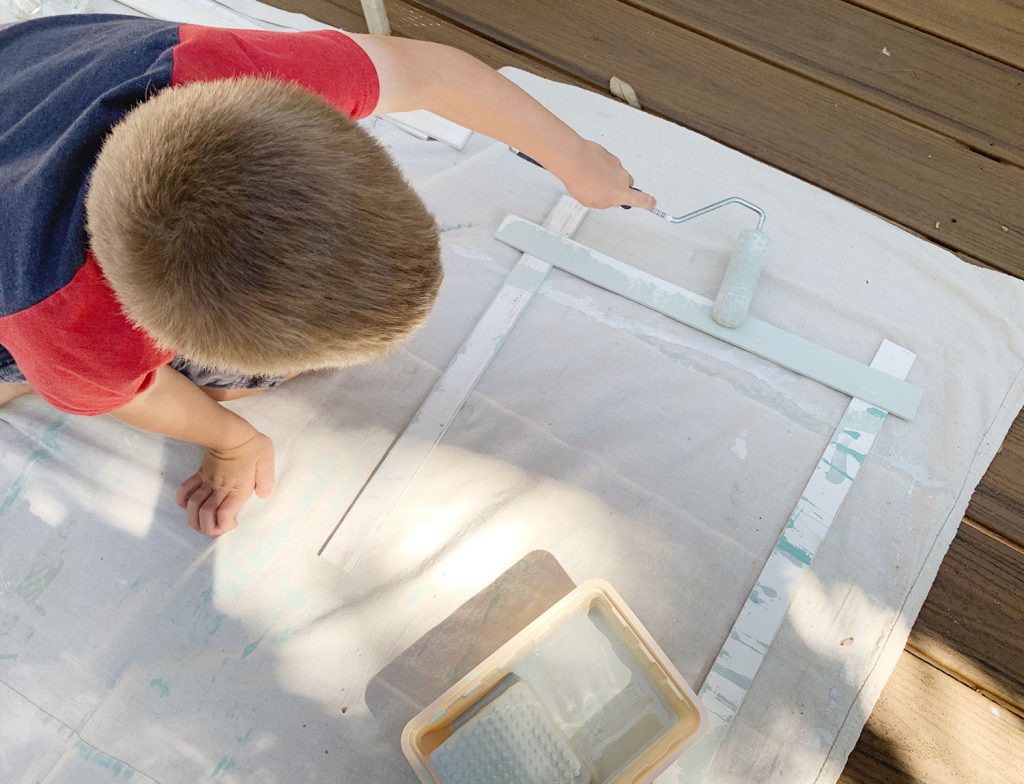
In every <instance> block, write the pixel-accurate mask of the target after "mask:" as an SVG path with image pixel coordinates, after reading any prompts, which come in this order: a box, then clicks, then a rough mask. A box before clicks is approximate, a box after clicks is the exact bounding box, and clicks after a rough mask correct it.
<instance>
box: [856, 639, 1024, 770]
mask: <svg viewBox="0 0 1024 784" xmlns="http://www.w3.org/2000/svg"><path fill="white" fill-rule="evenodd" d="M1022 739H1024V719H1021V718H1020V717H1019V716H1016V715H1014V714H1013V713H1011V712H1009V711H1006V710H1003V709H1001V708H999V707H996V706H995V705H993V704H992V703H991V702H990V701H989V700H987V699H985V697H983V696H982V695H980V694H978V693H977V692H975V691H974V690H973V689H970V688H968V687H967V686H964V685H963V684H962V683H960V682H958V681H956V680H954V679H953V678H950V677H949V676H948V675H946V674H945V673H943V672H942V671H940V670H937V669H936V668H934V667H932V666H931V665H930V664H928V663H926V662H924V661H922V660H921V659H919V658H917V657H916V656H914V655H913V654H911V653H904V654H903V656H902V657H901V658H900V660H899V663H898V664H897V665H896V669H895V671H894V672H893V674H892V677H891V678H890V679H889V683H888V684H887V685H886V687H885V691H884V692H883V693H882V696H881V698H880V699H879V700H878V703H877V704H876V705H875V709H874V711H873V712H872V714H871V717H870V719H868V723H867V725H866V726H865V727H864V733H863V734H862V735H861V738H860V742H859V743H858V744H857V748H856V749H854V751H853V753H852V754H851V755H850V759H849V761H848V762H847V765H846V770H844V771H843V775H842V776H841V777H840V779H839V781H840V782H841V783H842V784H947V783H950V784H951V782H959V783H960V784H1024V768H1022V767H1021V764H1020V759H1021V744H1022Z"/></svg>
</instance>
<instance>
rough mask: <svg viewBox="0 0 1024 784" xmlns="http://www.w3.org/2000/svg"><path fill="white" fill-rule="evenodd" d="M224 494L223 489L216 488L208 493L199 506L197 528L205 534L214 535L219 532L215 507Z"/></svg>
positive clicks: (218, 504)
mask: <svg viewBox="0 0 1024 784" xmlns="http://www.w3.org/2000/svg"><path fill="white" fill-rule="evenodd" d="M226 494H227V493H226V492H225V491H224V490H216V491H214V492H212V493H210V495H209V496H207V498H206V500H205V501H203V503H202V505H201V506H200V507H199V530H201V531H202V532H203V533H204V534H206V535H207V536H216V535H217V534H218V533H220V531H218V530H217V508H218V507H219V506H220V502H221V501H223V500H224V496H225V495H226Z"/></svg>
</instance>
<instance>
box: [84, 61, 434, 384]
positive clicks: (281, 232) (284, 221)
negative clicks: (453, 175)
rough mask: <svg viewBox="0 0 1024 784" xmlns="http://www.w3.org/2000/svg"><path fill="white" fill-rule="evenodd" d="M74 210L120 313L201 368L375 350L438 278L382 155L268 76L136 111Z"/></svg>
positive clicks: (411, 198) (169, 95)
mask: <svg viewBox="0 0 1024 784" xmlns="http://www.w3.org/2000/svg"><path fill="white" fill-rule="evenodd" d="M86 212H87V220H88V231H89V234H90V241H91V246H92V249H93V251H94V253H95V254H96V259H97V262H98V263H99V265H100V267H101V268H102V270H103V273H104V275H105V276H106V278H107V280H108V281H109V283H110V285H111V287H112V288H113V289H114V291H115V293H116V295H117V297H118V299H119V300H120V301H121V304H122V307H123V309H124V311H125V313H126V314H127V315H128V317H129V318H130V319H131V320H132V321H133V322H134V323H135V324H136V325H138V326H139V327H141V328H142V329H143V330H145V331H146V332H147V333H149V334H150V335H151V336H152V337H153V338H154V339H155V340H156V341H157V343H158V344H160V345H161V346H162V347H164V348H166V349H168V350H173V351H175V352H177V353H178V354H180V355H182V356H184V357H187V358H188V359H189V360H191V361H193V362H195V363H197V364H200V365H203V366H206V367H214V368H223V369H228V370H232V371H237V372H241V373H250V374H254V375H256V374H267V375H271V374H276V375H285V374H293V373H298V372H302V371H304V370H310V369H314V368H321V367H335V366H340V365H345V364H350V363H352V362H356V361H360V360H364V359H367V358H370V357H373V356H377V355H380V354H382V353H384V352H386V351H387V349H388V348H389V347H391V346H392V345H394V344H395V343H396V342H397V341H399V340H401V339H403V338H405V337H407V336H408V335H409V334H410V333H411V332H413V331H414V330H415V329H416V328H417V327H418V326H419V325H420V324H421V323H422V322H423V321H424V319H425V318H426V316H427V314H428V313H429V311H430V309H431V307H432V306H433V303H434V300H435V298H436V295H437V290H438V287H439V285H440V281H441V276H442V272H441V265H440V259H439V255H440V254H439V247H438V238H437V230H436V227H435V224H434V221H433V219H432V217H431V216H430V214H429V213H428V212H427V210H426V208H425V207H424V206H423V203H422V202H421V201H420V199H419V197H418V196H417V195H416V194H415V192H414V191H413V190H412V188H411V187H410V186H409V185H408V184H407V183H406V182H405V180H404V179H403V178H402V176H401V174H400V172H399V171H398V169H397V168H396V166H395V165H394V163H392V161H391V159H390V158H389V157H388V155H387V153H386V152H385V151H384V150H383V149H382V148H381V147H380V146H379V145H378V144H377V143H376V142H375V141H374V140H373V139H372V138H371V137H370V136H369V135H368V134H367V133H366V132H365V131H364V130H363V129H361V128H360V127H358V126H357V125H356V124H355V123H353V122H352V121H351V120H350V119H349V118H348V117H346V116H345V115H344V114H343V113H342V112H341V111H339V110H338V109H336V108H335V107H333V106H331V105H330V104H328V103H327V102H326V101H324V100H323V99H321V98H319V97H317V96H315V95H313V94H312V93H310V92H308V91H306V90H304V89H303V88H301V87H299V86H297V85H294V84H289V83H285V82H281V81H276V80H272V79H258V78H241V79H226V80H220V81H213V82H196V83H191V84H188V85H185V86H182V87H173V88H169V89H166V90H164V91H162V92H160V93H158V94H157V95H156V96H154V97H153V98H151V99H149V100H147V101H145V102H144V103H142V104H140V105H139V106H138V107H136V108H135V109H133V110H132V111H131V112H129V113H128V115H127V116H126V117H125V118H124V120H123V121H122V122H121V123H119V124H118V125H117V126H116V127H115V128H114V129H113V131H112V133H111V134H110V136H109V137H108V138H107V140H106V143H105V144H104V146H103V149H102V151H101V153H100V155H99V158H98V160H97V163H96V167H95V169H94V171H93V174H92V177H91V181H90V185H89V191H88V194H87V197H86Z"/></svg>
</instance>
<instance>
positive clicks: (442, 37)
mask: <svg viewBox="0 0 1024 784" xmlns="http://www.w3.org/2000/svg"><path fill="white" fill-rule="evenodd" d="M273 5H276V6H278V7H279V8H283V9H285V10H288V11H297V12H299V13H303V14H306V15H307V16H311V17H313V18H314V19H318V20H319V21H321V22H325V23H327V24H331V25H334V26H335V27H340V28H342V29H344V30H348V31H349V32H352V33H365V32H366V22H365V20H364V19H363V16H362V11H361V6H360V2H359V0H274V3H273ZM384 7H385V10H386V11H387V13H388V19H389V21H390V23H391V33H392V35H397V36H400V37H402V38H415V39H417V40H420V41H433V42H434V43H438V44H446V45H447V46H454V47H456V48H458V49H462V50H464V51H467V52H470V53H472V54H473V55H474V56H475V57H478V58H479V59H481V60H483V61H484V62H485V63H487V64H488V65H490V66H491V67H492V68H503V67H504V66H507V65H508V66H513V67H515V68H522V69H523V70H527V71H530V72H531V73H535V74H537V75H538V76H543V77H545V78H546V79H554V80H555V81H560V82H567V83H570V84H575V85H577V86H581V87H583V86H588V85H584V84H583V83H582V82H581V81H580V80H578V79H576V78H575V77H572V76H570V75H569V74H566V73H563V72H561V71H558V70H556V69H553V68H550V67H548V66H546V65H545V64H544V63H543V62H540V61H538V60H534V59H531V58H529V57H525V56H523V55H522V54H520V53H518V52H515V51H513V50H511V49H508V48H506V47H504V46H500V45H498V44H496V43H494V42H492V41H488V40H487V39H484V38H481V37H480V36H478V35H475V34H473V33H472V32H469V31H467V30H465V29H463V28H461V27H459V26H458V25H456V24H453V23H452V22H451V21H449V20H447V19H445V18H444V17H440V16H437V15H435V14H432V13H430V12H428V11H423V10H421V9H419V8H416V7H415V6H413V5H410V4H409V3H405V2H394V1H393V0H388V2H385V4H384Z"/></svg>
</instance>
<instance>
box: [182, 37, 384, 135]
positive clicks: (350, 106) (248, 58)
mask: <svg viewBox="0 0 1024 784" xmlns="http://www.w3.org/2000/svg"><path fill="white" fill-rule="evenodd" d="M232 76H271V77H274V78H278V79H285V80H288V81H292V82H297V83H298V84H300V85H302V86H303V87H305V88H306V89H307V90H310V91H311V92H314V93H316V94H317V95H319V96H321V97H322V98H324V99H325V100H327V101H328V102H330V103H331V104H333V105H334V106H336V107H337V108H338V109H340V110H341V111H342V112H344V113H345V114H347V115H349V116H350V117H353V118H355V119H357V120H358V119H360V118H362V117H366V116H367V115H369V114H371V113H372V112H373V110H374V109H375V108H377V99H378V97H379V95H380V86H379V83H378V81H377V71H376V69H375V68H374V67H373V62H372V61H371V60H370V57H369V55H367V54H366V52H364V51H363V49H362V47H361V46H359V44H357V43H356V42H355V41H353V40H352V39H351V38H349V37H348V36H347V35H345V34H344V33H339V32H337V31H335V30H314V31H311V32H302V33H282V32H270V31H267V30H223V29H220V28H216V27H199V26H197V25H188V24H183V25H181V27H180V29H179V42H178V45H177V46H176V47H175V48H174V68H173V70H172V72H171V84H175V85H179V84H187V83H188V82H195V81H210V80H213V79H227V78H230V77H232Z"/></svg>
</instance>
